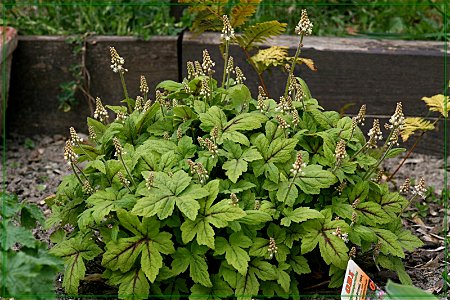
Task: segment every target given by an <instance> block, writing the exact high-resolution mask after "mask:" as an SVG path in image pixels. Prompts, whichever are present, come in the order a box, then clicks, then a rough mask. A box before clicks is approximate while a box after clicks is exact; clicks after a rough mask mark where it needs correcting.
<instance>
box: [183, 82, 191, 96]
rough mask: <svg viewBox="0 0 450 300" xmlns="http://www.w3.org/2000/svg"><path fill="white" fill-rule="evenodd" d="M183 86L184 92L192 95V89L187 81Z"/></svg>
mask: <svg viewBox="0 0 450 300" xmlns="http://www.w3.org/2000/svg"><path fill="white" fill-rule="evenodd" d="M182 85H183V90H184V91H185V92H186V93H187V94H190V93H192V91H191V88H190V87H189V84H188V83H187V82H186V81H183V83H182Z"/></svg>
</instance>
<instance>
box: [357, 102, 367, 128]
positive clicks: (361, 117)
mask: <svg viewBox="0 0 450 300" xmlns="http://www.w3.org/2000/svg"><path fill="white" fill-rule="evenodd" d="M365 119H366V105H365V104H363V105H362V106H361V108H360V109H359V112H358V115H357V116H356V122H357V123H358V124H361V125H362V126H364V120H365Z"/></svg>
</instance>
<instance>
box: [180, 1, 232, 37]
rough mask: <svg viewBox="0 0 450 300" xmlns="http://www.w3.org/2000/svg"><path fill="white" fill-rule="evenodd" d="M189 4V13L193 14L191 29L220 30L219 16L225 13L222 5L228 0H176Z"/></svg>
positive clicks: (200, 31) (199, 30)
mask: <svg viewBox="0 0 450 300" xmlns="http://www.w3.org/2000/svg"><path fill="white" fill-rule="evenodd" d="M178 3H185V4H188V5H190V6H189V13H191V14H195V15H196V16H195V19H194V22H193V23H192V26H191V28H190V30H191V31H193V32H196V33H202V32H205V31H220V30H221V29H222V20H221V16H222V15H223V14H224V13H225V12H224V6H225V5H226V4H227V3H228V0H214V1H211V0H193V1H191V0H178Z"/></svg>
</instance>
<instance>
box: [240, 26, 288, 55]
mask: <svg viewBox="0 0 450 300" xmlns="http://www.w3.org/2000/svg"><path fill="white" fill-rule="evenodd" d="M286 25H287V24H286V23H280V22H278V21H268V22H262V23H258V24H256V25H253V26H249V27H247V28H245V30H244V32H243V33H242V35H240V36H236V41H237V42H238V44H239V46H240V47H241V48H243V49H245V50H250V49H252V48H253V47H255V44H256V43H262V42H264V41H266V40H267V39H268V38H270V37H272V36H275V35H280V34H282V33H283V32H284V31H285V30H286Z"/></svg>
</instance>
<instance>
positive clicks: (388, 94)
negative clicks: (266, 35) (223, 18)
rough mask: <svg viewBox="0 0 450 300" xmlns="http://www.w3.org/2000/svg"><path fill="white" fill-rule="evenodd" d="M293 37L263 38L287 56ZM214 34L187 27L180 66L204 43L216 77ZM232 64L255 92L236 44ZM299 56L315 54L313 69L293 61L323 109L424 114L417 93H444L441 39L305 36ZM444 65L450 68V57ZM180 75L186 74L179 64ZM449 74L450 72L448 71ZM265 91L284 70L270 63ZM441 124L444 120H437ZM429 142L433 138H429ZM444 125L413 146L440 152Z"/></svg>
mask: <svg viewBox="0 0 450 300" xmlns="http://www.w3.org/2000/svg"><path fill="white" fill-rule="evenodd" d="M297 43H298V37H295V36H281V37H277V38H274V39H272V40H270V41H269V42H267V43H266V44H262V45H261V46H262V47H263V48H267V47H269V46H273V45H279V46H285V47H288V48H289V53H290V55H291V56H293V55H294V53H295V49H296V47H297ZM218 45H219V34H216V33H203V34H201V35H195V34H192V33H186V34H185V36H184V40H183V53H182V59H183V66H185V64H186V62H187V61H193V60H200V61H201V59H202V50H203V49H205V48H206V49H208V50H209V52H210V54H211V57H212V59H213V60H214V61H215V62H216V70H217V73H216V79H220V76H221V70H222V68H223V59H222V58H221V54H220V52H219V50H218ZM230 53H231V55H232V56H233V57H234V61H235V65H238V66H239V67H241V68H242V70H243V72H244V74H245V76H246V77H247V81H246V84H248V85H249V87H250V90H251V91H252V95H253V97H254V98H256V95H257V86H258V84H259V81H258V79H257V76H256V73H255V71H254V70H253V69H252V68H251V67H250V66H249V65H248V63H247V62H246V56H245V55H244V53H243V51H242V50H241V49H240V48H238V47H237V46H232V47H230ZM301 56H302V57H307V58H311V59H313V60H314V62H315V64H316V66H317V68H318V70H317V71H316V72H313V71H311V70H309V69H308V68H307V67H305V66H297V67H296V74H299V75H300V77H302V78H303V79H304V80H305V81H306V83H307V84H308V86H309V88H310V90H311V94H312V96H313V97H314V98H316V99H318V100H319V103H320V104H321V105H322V106H323V107H324V108H325V109H326V110H337V111H339V110H341V109H342V108H344V107H347V108H346V110H345V112H346V113H348V114H356V113H357V112H358V110H359V108H360V106H361V105H362V104H366V105H367V113H368V114H370V115H373V116H380V117H381V118H385V119H388V118H389V117H390V115H391V114H392V113H393V112H394V110H395V106H396V103H397V102H399V101H401V102H402V103H403V108H404V113H405V115H406V116H426V115H427V113H428V109H427V107H426V105H425V103H424V102H423V101H421V98H422V97H424V96H432V95H435V94H439V93H443V89H444V87H445V84H446V83H445V81H444V43H441V42H425V41H391V40H381V41H378V40H371V39H360V38H332V37H306V38H305V39H304V48H303V50H302V54H301ZM447 70H450V61H449V63H448V68H447ZM183 72H184V73H183V76H185V75H186V73H185V70H183ZM447 76H448V78H449V77H450V76H449V74H447ZM263 77H264V80H265V83H266V85H267V87H268V90H269V93H270V96H271V97H272V98H274V99H278V98H279V96H280V95H282V93H283V92H284V87H285V84H286V77H287V74H286V73H284V72H282V71H281V70H280V69H273V70H271V71H269V72H267V73H266V74H264V76H263ZM442 124H443V123H442ZM430 142H432V143H430ZM443 145H444V139H443V126H440V130H439V131H437V132H435V133H434V134H430V133H429V134H427V135H426V137H425V138H424V141H422V142H421V144H420V145H419V146H418V151H419V152H422V153H429V154H430V153H431V154H436V155H439V154H440V153H441V152H443Z"/></svg>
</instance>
